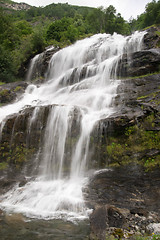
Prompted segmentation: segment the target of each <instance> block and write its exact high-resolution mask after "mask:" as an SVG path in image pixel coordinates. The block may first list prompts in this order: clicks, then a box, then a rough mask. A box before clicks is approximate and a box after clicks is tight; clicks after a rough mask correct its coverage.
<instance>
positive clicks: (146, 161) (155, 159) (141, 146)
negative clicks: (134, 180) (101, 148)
mask: <svg viewBox="0 0 160 240" xmlns="http://www.w3.org/2000/svg"><path fill="white" fill-rule="evenodd" d="M156 119H157V118H156V117H155V116H154V114H150V115H149V116H148V117H146V119H145V120H144V121H143V122H141V123H139V124H137V125H133V126H130V127H127V128H126V129H125V135H123V137H122V136H115V137H111V138H110V139H109V144H108V145H107V147H106V154H107V157H108V158H109V165H110V166H119V165H125V164H129V163H130V162H135V163H138V164H141V165H143V166H144V167H145V168H146V170H150V169H152V168H154V167H157V166H158V167H159V166H160V165H159V164H160V154H159V149H160V132H159V131H158V130H156Z"/></svg>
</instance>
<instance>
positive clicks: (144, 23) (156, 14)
mask: <svg viewBox="0 0 160 240" xmlns="http://www.w3.org/2000/svg"><path fill="white" fill-rule="evenodd" d="M154 24H156V25H158V24H160V0H158V1H156V0H152V2H150V3H148V4H147V5H146V8H145V12H144V13H142V14H141V15H140V16H138V18H137V19H130V26H131V28H132V29H133V30H137V29H139V30H140V29H144V28H146V27H148V26H151V25H154Z"/></svg>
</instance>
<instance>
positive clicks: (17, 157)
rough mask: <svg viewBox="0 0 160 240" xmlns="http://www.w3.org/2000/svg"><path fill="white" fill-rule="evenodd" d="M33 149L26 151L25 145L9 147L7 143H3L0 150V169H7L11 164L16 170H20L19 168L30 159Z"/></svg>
mask: <svg viewBox="0 0 160 240" xmlns="http://www.w3.org/2000/svg"><path fill="white" fill-rule="evenodd" d="M34 152H35V149H34V148H32V149H28V148H26V146H25V145H23V144H21V145H17V146H14V145H11V146H10V144H9V143H8V142H4V143H3V144H2V145H1V148H0V159H1V161H2V162H1V163H0V164H1V165H2V167H7V166H9V165H10V164H13V165H14V166H15V167H16V168H21V166H22V165H23V164H24V163H25V162H26V161H27V159H30V157H31V156H32V154H33V153H34ZM1 165H0V169H1Z"/></svg>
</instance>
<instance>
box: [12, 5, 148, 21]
mask: <svg viewBox="0 0 160 240" xmlns="http://www.w3.org/2000/svg"><path fill="white" fill-rule="evenodd" d="M14 1H15V2H25V3H28V4H29V5H31V6H36V7H39V6H40V7H43V6H46V5H49V4H51V3H66V2H68V4H71V5H78V6H88V7H100V6H103V7H104V8H106V7H108V6H109V5H113V6H114V7H115V8H116V10H117V13H121V15H122V17H123V18H124V19H125V20H129V18H130V17H133V18H136V17H137V15H140V14H141V13H143V12H144V11H145V6H146V4H147V3H149V2H151V1H152V0H23V1H21V0H20V1H19V0H14Z"/></svg>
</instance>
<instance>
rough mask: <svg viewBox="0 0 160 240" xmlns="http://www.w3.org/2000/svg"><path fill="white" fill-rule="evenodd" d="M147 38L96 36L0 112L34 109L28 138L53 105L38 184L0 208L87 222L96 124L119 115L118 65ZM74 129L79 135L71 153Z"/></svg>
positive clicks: (58, 56)
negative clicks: (87, 191)
mask: <svg viewBox="0 0 160 240" xmlns="http://www.w3.org/2000/svg"><path fill="white" fill-rule="evenodd" d="M144 34H145V32H141V33H140V32H136V33H134V34H133V35H132V36H128V37H124V36H121V35H118V34H114V35H112V36H111V35H109V34H97V35H94V36H92V37H90V38H87V39H84V40H81V41H78V42H76V43H75V44H74V45H72V46H69V47H67V48H64V49H62V50H60V51H58V52H57V53H55V54H54V55H53V57H52V58H51V60H50V64H49V67H48V73H47V76H48V80H47V81H46V82H45V83H44V84H42V85H41V86H40V87H36V86H35V85H30V86H29V87H28V88H27V90H26V92H25V94H24V96H23V98H21V100H20V101H18V102H15V103H14V104H11V105H8V106H5V107H2V108H1V109H0V121H1V122H3V121H4V120H5V119H6V118H7V117H8V116H9V115H10V114H13V113H18V112H19V111H20V110H22V109H25V108H26V107H28V105H30V106H32V107H35V109H36V110H35V112H34V113H33V116H32V117H31V119H30V122H29V124H28V126H29V130H28V133H30V132H31V126H32V122H33V121H34V122H35V121H36V118H37V116H38V114H37V112H38V108H39V107H40V106H47V105H51V106H52V107H51V110H50V112H49V115H48V119H47V124H46V128H45V133H44V137H43V150H42V154H41V155H42V157H41V161H40V164H39V167H38V168H39V169H38V173H39V174H38V176H37V178H36V179H35V180H34V181H30V182H28V183H27V184H26V185H25V186H23V187H18V186H15V187H14V188H13V189H12V190H11V191H9V192H8V193H7V194H5V195H4V196H2V199H1V203H0V206H1V207H2V208H4V209H8V210H11V211H15V212H22V213H24V214H26V215H27V216H29V217H37V218H45V219H50V218H59V217H65V218H67V219H73V218H84V217H87V209H86V207H85V203H84V199H83V194H82V187H83V186H84V184H85V183H86V181H87V171H88V169H89V166H88V160H89V151H90V149H89V145H90V135H91V133H92V131H93V129H94V126H95V124H96V123H97V122H98V121H100V120H102V119H105V118H107V117H109V116H110V115H111V114H113V113H114V112H115V111H116V109H115V107H114V104H113V100H114V97H115V96H116V90H117V86H118V85H119V84H120V80H118V79H117V75H118V76H119V73H117V69H118V62H119V60H120V59H121V57H122V56H123V54H127V55H128V56H130V55H131V53H132V52H135V51H139V50H141V48H142V43H143V37H144ZM36 59H37V57H36ZM31 70H32V69H31ZM31 75H32V74H31V73H29V76H31ZM75 112H76V113H75ZM74 124H75V128H76V129H77V135H76V137H75V143H74V144H73V145H72V146H71V147H70V149H69V150H68V149H67V147H66V146H67V141H68V140H69V136H70V134H71V132H72V127H73V125H74ZM1 128H2V127H1ZM68 155H69V156H68ZM37 156H39V155H37ZM37 158H38V157H37ZM68 159H69V160H68ZM33 167H34V166H33Z"/></svg>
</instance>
